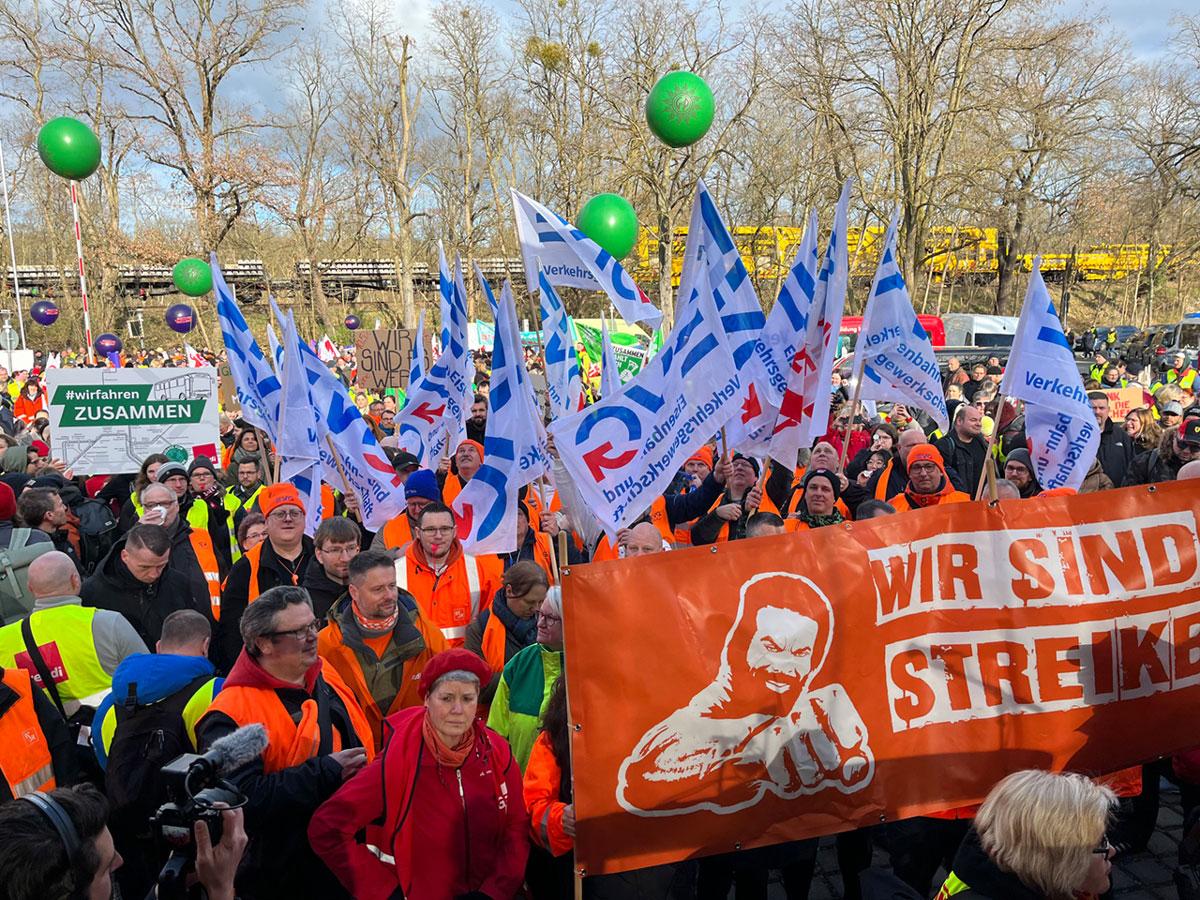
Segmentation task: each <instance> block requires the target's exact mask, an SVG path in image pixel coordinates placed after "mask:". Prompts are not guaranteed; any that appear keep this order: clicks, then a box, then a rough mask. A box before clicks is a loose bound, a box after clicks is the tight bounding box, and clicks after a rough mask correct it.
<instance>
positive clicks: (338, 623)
mask: <svg viewBox="0 0 1200 900" xmlns="http://www.w3.org/2000/svg"><path fill="white" fill-rule="evenodd" d="M349 578H350V582H349V588H350V596H349V597H347V598H345V599H344V600H342V601H341V602H340V603H339V604H338V605H337V606H336V607H335V608H334V609H332V610H330V615H329V624H328V625H326V626H325V628H324V629H322V631H321V634H320V635H319V636H318V638H317V651H318V652H319V653H320V654H321V656H322V658H324V660H325V661H326V662H327V663H328V664H329V665H330V666H332V667H333V668H334V669H335V670H336V671H337V673H338V674H339V675H340V676H341V677H342V680H343V681H344V682H345V683H346V685H347V686H348V687H349V688H350V690H351V691H352V692H353V693H354V696H355V697H356V698H357V699H358V703H359V706H361V707H362V710H363V712H364V713H365V714H366V717H367V721H368V723H370V726H371V735H372V737H373V738H374V741H375V749H376V750H378V749H379V748H380V746H381V745H382V737H383V735H382V726H383V720H384V719H385V718H387V717H388V716H390V715H391V714H392V713H394V712H397V711H399V710H401V709H403V708H404V707H406V706H420V705H421V694H420V687H421V671H422V670H423V669H424V668H425V664H426V663H427V662H429V660H431V659H433V657H434V656H435V655H436V654H438V653H440V652H441V651H442V650H445V649H446V641H445V639H444V638H443V637H442V633H441V631H440V630H439V629H437V628H434V627H431V626H429V625H428V624H427V623H426V621H425V617H424V616H422V615H421V611H420V610H419V609H417V604H416V601H415V600H414V599H413V596H412V594H410V593H408V592H407V591H405V592H404V593H403V595H401V594H400V591H399V589H398V588H397V587H396V567H395V564H394V562H393V560H392V557H391V554H388V553H380V552H376V551H372V550H368V551H366V552H365V553H360V554H358V556H356V557H354V559H352V560H350V575H349Z"/></svg>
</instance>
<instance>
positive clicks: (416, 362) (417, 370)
mask: <svg viewBox="0 0 1200 900" xmlns="http://www.w3.org/2000/svg"><path fill="white" fill-rule="evenodd" d="M424 377H425V310H421V316H420V318H418V319H417V333H416V334H415V335H414V336H413V348H412V359H411V361H410V362H409V365H408V390H410V391H411V390H412V386H413V385H414V384H420V382H421V379H422V378H424ZM405 396H406V397H407V396H408V392H407V391H406V392H405Z"/></svg>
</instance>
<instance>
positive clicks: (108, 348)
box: [92, 333, 123, 356]
mask: <svg viewBox="0 0 1200 900" xmlns="http://www.w3.org/2000/svg"><path fill="white" fill-rule="evenodd" d="M92 346H94V347H95V348H96V352H97V353H99V354H100V355H101V356H107V355H108V354H109V353H120V352H121V347H122V346H123V345H122V344H121V339H120V338H119V337H117V336H116V335H115V334H107V333H106V334H102V335H100V336H99V337H98V338H96V343H95V344H93V345H92Z"/></svg>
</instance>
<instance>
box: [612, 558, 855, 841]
mask: <svg viewBox="0 0 1200 900" xmlns="http://www.w3.org/2000/svg"><path fill="white" fill-rule="evenodd" d="M833 634H834V621H833V608H832V606H831V605H830V603H829V600H828V599H827V598H826V597H825V595H824V594H823V593H821V591H820V590H818V589H817V587H816V586H815V585H814V584H813V583H812V582H811V581H809V580H808V579H807V578H803V577H801V576H799V575H796V574H793V573H791V572H764V573H760V574H758V575H755V576H754V577H752V578H751V579H749V580H748V581H746V582H745V583H744V584H743V585H742V588H741V592H740V598H739V604H738V611H737V616H736V617H735V619H734V622H733V625H732V627H731V628H730V630H729V634H728V635H727V636H726V638H725V645H724V647H723V648H722V651H721V666H720V669H718V671H717V673H716V678H715V680H714V681H713V682H712V683H711V684H708V685H706V686H705V687H703V688H701V689H700V691H699V692H698V693H697V694H696V695H695V696H694V697H693V698H692V700H691V702H690V703H688V705H687V706H685V707H683V708H682V709H679V710H676V711H675V712H674V713H672V714H671V715H669V716H668V717H667V718H666V719H664V720H663V721H662V722H659V723H658V724H657V725H654V726H652V727H651V728H650V729H649V730H647V731H646V733H645V734H644V735H643V736H642V738H641V740H640V741H639V742H638V745H637V747H635V748H634V750H633V752H632V753H631V754H630V755H629V756H628V757H627V758H626V759H625V761H624V762H623V763H622V764H621V770H620V775H619V778H618V783H617V802H618V803H620V804H621V806H622V807H623V808H624V809H626V810H628V811H629V812H631V813H633V814H634V815H638V816H647V817H657V816H676V815H682V814H684V813H690V812H695V811H698V810H709V811H711V812H716V813H732V812H736V811H738V810H742V809H746V808H747V807H750V806H753V805H754V804H756V803H758V802H759V801H760V800H761V799H762V798H763V797H764V796H766V795H767V794H768V793H771V794H775V795H776V796H779V797H782V798H784V799H790V798H794V797H800V796H804V795H808V794H815V793H817V792H818V791H823V790H836V791H840V792H842V793H843V794H851V793H854V792H855V791H859V790H862V789H863V788H865V787H866V786H867V785H868V784H870V783H871V779H872V777H873V775H874V770H875V760H874V757H873V756H872V753H871V749H870V747H869V745H868V743H867V739H868V735H867V729H866V726H865V725H864V724H863V720H862V717H861V716H859V714H858V710H856V709H855V708H854V703H853V701H852V700H851V698H850V697H849V696H848V695H847V694H846V691H845V689H844V688H843V687H842V686H841V685H840V684H825V685H820V684H817V683H816V682H817V680H818V675H819V674H820V670H821V664H822V663H823V662H824V660H825V657H826V656H827V654H828V652H829V648H830V646H831V645H832V642H833Z"/></svg>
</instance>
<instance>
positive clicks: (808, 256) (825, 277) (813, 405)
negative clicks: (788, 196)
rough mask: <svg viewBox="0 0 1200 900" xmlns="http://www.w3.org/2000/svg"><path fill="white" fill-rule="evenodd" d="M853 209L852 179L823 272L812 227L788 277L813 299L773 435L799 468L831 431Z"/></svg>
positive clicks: (786, 459)
mask: <svg viewBox="0 0 1200 900" xmlns="http://www.w3.org/2000/svg"><path fill="white" fill-rule="evenodd" d="M849 210H850V179H846V183H845V184H844V185H843V186H842V193H841V196H840V197H839V198H838V204H837V209H836V210H835V211H834V216H833V228H832V229H831V230H830V232H829V243H828V245H827V246H826V248H825V257H824V259H823V260H822V261H821V267H820V269H819V270H814V269H813V268H812V265H813V263H815V261H816V238H815V233H816V226H815V223H810V230H811V231H812V232H813V234H814V237H813V240H812V242H811V244H810V243H808V242H807V241H806V242H804V243H802V244H801V248H800V252H799V253H797V255H796V262H795V264H794V265H793V266H792V271H791V273H789V275H788V278H789V279H790V280H793V281H792V283H793V284H794V285H796V287H797V289H798V290H799V292H800V296H801V297H803V296H805V295H807V296H811V298H812V300H811V304H810V307H809V312H808V316H807V322H806V326H807V327H806V329H805V332H804V336H803V339H802V340H801V342H800V345H799V347H798V348H797V350H796V353H795V355H794V356H793V357H792V361H791V365H790V366H789V367H788V373H787V375H788V383H787V389H786V390H785V391H784V396H783V402H782V403H781V404H780V406H779V417H778V420H777V421H776V425H775V432H774V434H773V435H772V436H771V455H772V456H773V457H774V458H775V459H777V460H779V461H780V462H782V463H785V464H789V463H790V464H791V465H793V466H794V465H795V458H796V451H797V450H798V449H799V448H801V447H808V446H811V445H812V443H813V441H815V440H817V439H818V438H819V437H821V436H822V435H824V434H825V433H826V432H827V431H828V429H829V406H830V397H831V391H830V379H831V377H832V374H833V363H834V357H835V356H836V354H837V338H838V333H839V332H840V330H841V327H842V311H843V310H844V309H845V306H846V289H847V287H848V285H849V283H850V257H849V253H848V252H847V249H846V232H847V228H848V225H847V222H848V219H849ZM806 237H807V235H806Z"/></svg>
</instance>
